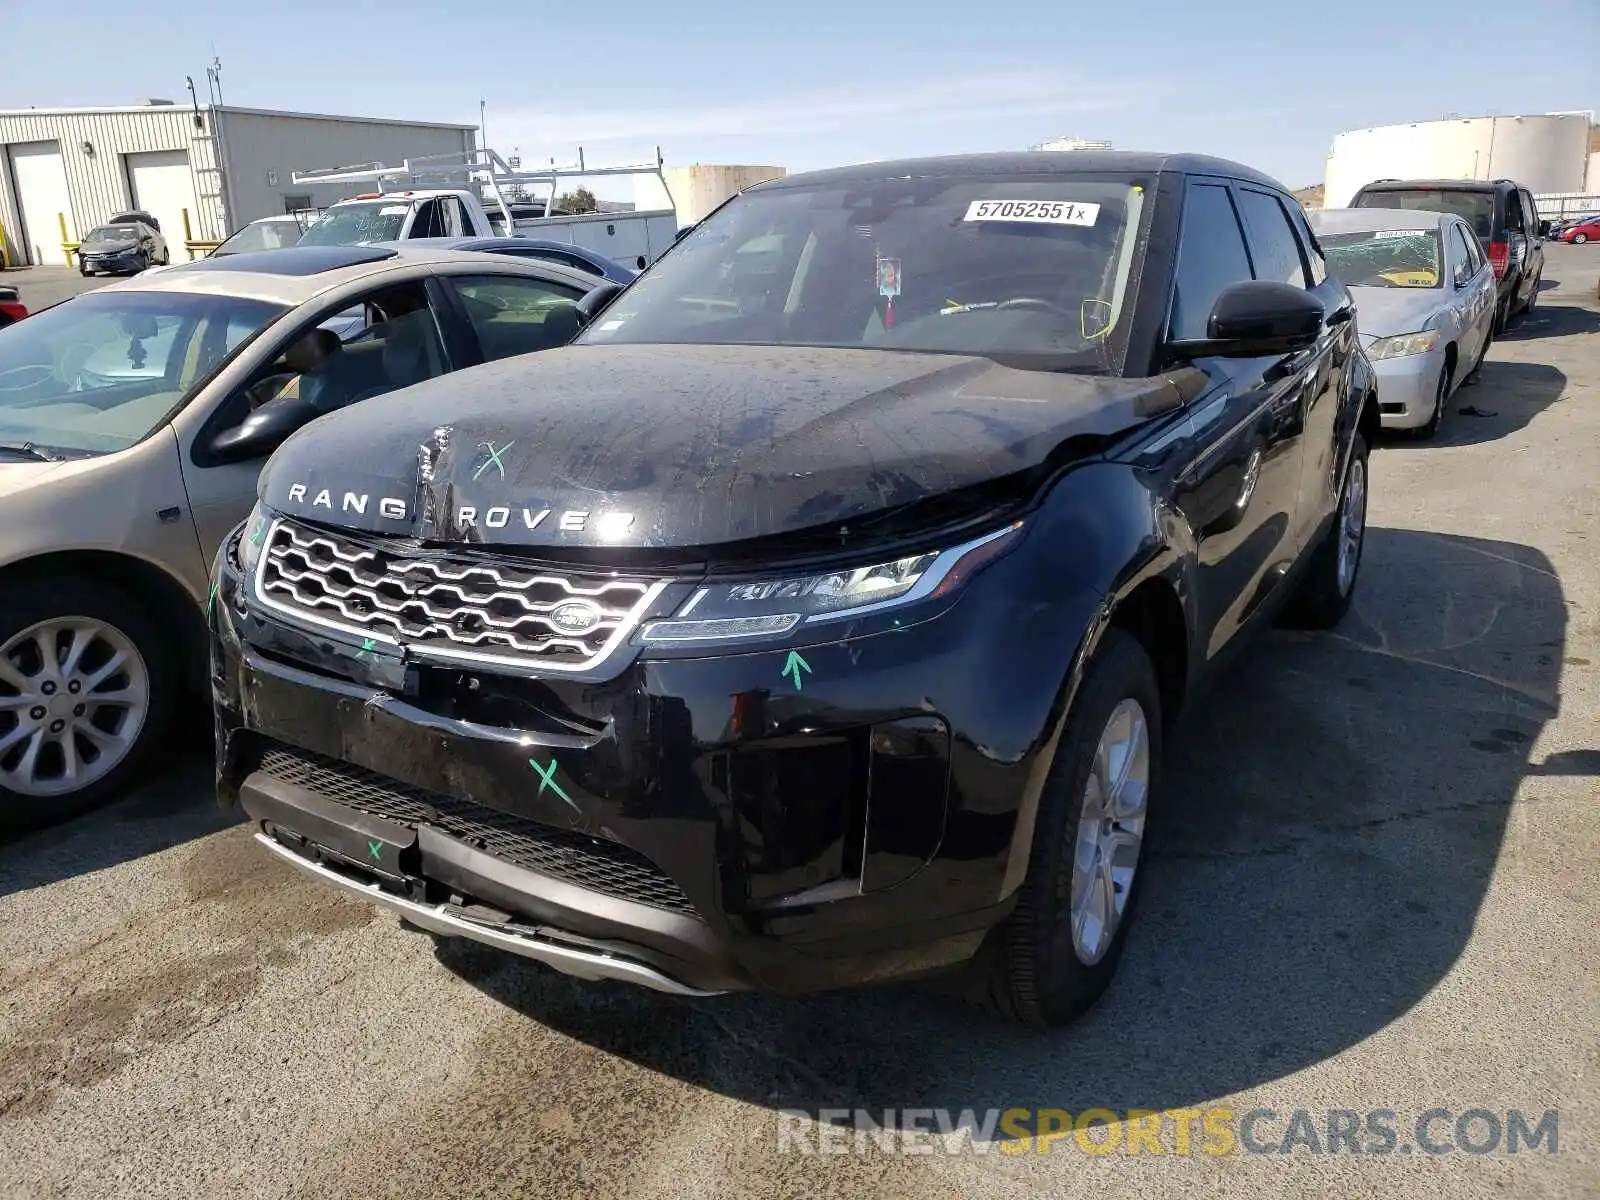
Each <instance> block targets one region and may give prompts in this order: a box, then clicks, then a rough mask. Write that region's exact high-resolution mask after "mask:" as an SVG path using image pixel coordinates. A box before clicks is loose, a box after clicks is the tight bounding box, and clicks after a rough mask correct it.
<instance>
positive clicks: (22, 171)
mask: <svg viewBox="0 0 1600 1200" xmlns="http://www.w3.org/2000/svg"><path fill="white" fill-rule="evenodd" d="M6 157H7V158H8V159H9V160H10V162H9V164H8V165H9V166H10V168H11V181H12V183H13V184H14V185H15V186H16V196H17V208H18V210H19V211H20V213H21V215H22V228H21V229H20V230H18V231H17V235H16V237H15V239H14V240H15V242H16V244H17V245H18V246H20V247H22V248H23V253H25V254H26V255H27V256H28V261H29V262H30V263H32V264H33V265H34V266H39V265H40V264H42V263H52V264H55V265H57V266H60V265H66V264H67V262H68V260H67V258H66V255H65V254H64V253H63V252H62V250H61V220H60V218H59V217H58V216H57V215H56V214H57V213H65V214H66V217H67V239H68V240H69V241H76V240H77V238H78V227H77V225H76V224H75V223H74V222H73V220H72V202H71V200H70V198H69V196H68V193H67V169H66V167H65V166H64V165H63V164H62V162H61V143H60V142H19V143H17V144H16V145H14V146H12V147H10V148H9V149H8V150H7V151H6Z"/></svg>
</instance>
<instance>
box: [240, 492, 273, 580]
mask: <svg viewBox="0 0 1600 1200" xmlns="http://www.w3.org/2000/svg"><path fill="white" fill-rule="evenodd" d="M271 524H272V514H271V513H269V512H268V511H267V510H266V509H265V508H263V507H262V506H261V505H260V504H257V505H256V506H255V507H254V508H253V509H251V510H250V519H249V520H247V521H246V522H245V523H244V531H243V532H242V533H241V534H240V535H239V569H240V571H242V572H243V574H244V577H245V578H246V579H248V578H250V574H251V572H252V571H254V570H255V567H256V560H257V559H259V558H260V557H261V548H262V547H263V546H265V545H266V544H267V528H268V527H269V526H270V525H271Z"/></svg>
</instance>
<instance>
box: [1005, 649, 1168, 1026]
mask: <svg viewBox="0 0 1600 1200" xmlns="http://www.w3.org/2000/svg"><path fill="white" fill-rule="evenodd" d="M1161 721H1162V717H1161V694H1160V689H1159V688H1158V687H1157V684H1156V677H1155V670H1154V668H1153V667H1152V666H1151V665H1150V659H1149V656H1148V655H1147V654H1146V653H1145V651H1144V647H1143V646H1141V645H1140V644H1139V642H1138V641H1137V640H1136V639H1135V638H1134V637H1132V636H1131V635H1130V634H1127V633H1124V632H1123V631H1122V630H1120V629H1115V628H1113V629H1110V630H1107V632H1106V634H1105V637H1104V638H1103V640H1102V641H1101V644H1100V647H1099V649H1098V650H1097V651H1096V652H1095V654H1094V657H1093V658H1092V659H1091V660H1090V663H1089V667H1088V669H1087V670H1086V671H1085V673H1084V677H1083V683H1082V686H1081V687H1080V689H1079V692H1078V696H1077V699H1076V700H1075V701H1074V702H1073V705H1072V709H1071V711H1070V712H1069V713H1068V715H1067V721H1066V726H1065V728H1064V729H1063V730H1062V734H1061V740H1060V742H1059V743H1058V745H1057V747H1056V753H1055V760H1054V762H1053V763H1052V765H1051V768H1050V775H1049V778H1048V779H1047V780H1046V782H1045V785H1044V790H1043V791H1042V793H1041V794H1040V796H1039V814H1038V819H1037V821H1036V823H1035V826H1034V837H1033V848H1032V853H1031V855H1030V858H1029V862H1028V874H1027V877H1026V878H1025V879H1024V881H1023V883H1022V887H1021V889H1020V891H1019V894H1018V897H1017V906H1016V909H1015V910H1014V911H1013V912H1012V914H1011V916H1010V917H1009V918H1008V919H1007V921H1006V923H1005V924H1004V925H1002V926H1001V927H1000V928H999V929H998V930H996V932H995V935H994V937H993V938H992V939H991V942H990V943H989V944H988V945H987V946H986V947H985V955H986V958H984V959H982V960H980V962H981V963H982V967H981V969H983V970H985V971H986V973H987V979H986V981H985V983H986V993H985V996H986V1000H987V1003H988V1005H989V1007H990V1008H991V1009H992V1010H993V1011H994V1012H996V1013H997V1014H999V1015H1000V1016H1002V1017H1004V1018H1005V1019H1007V1020H1009V1021H1013V1022H1016V1023H1018V1024H1022V1025H1029V1026H1033V1027H1034V1028H1039V1029H1044V1028H1049V1027H1051V1026H1056V1025H1062V1024H1065V1023H1066V1022H1068V1021H1071V1020H1072V1019H1074V1018H1075V1017H1077V1016H1078V1015H1080V1014H1081V1013H1083V1012H1084V1011H1086V1010H1087V1009H1088V1008H1089V1007H1090V1006H1091V1005H1093V1004H1094V1002H1095V1001H1096V1000H1098V999H1099V998H1100V995H1101V993H1103V992H1104V991H1105V990H1106V987H1107V986H1108V985H1109V984H1110V982H1111V978H1112V976H1113V975H1114V974H1115V973H1116V969H1117V963H1118V961H1119V960H1120V959H1121V957H1122V950H1123V947H1124V945H1125V944H1126V941H1127V935H1128V929H1129V927H1130V925H1131V923H1132V918H1133V912H1134V905H1135V903H1136V901H1137V899H1138V884H1139V879H1140V873H1139V866H1140V860H1141V858H1142V854H1143V848H1144V840H1145V829H1146V825H1147V823H1148V818H1149V813H1150V804H1151V800H1152V796H1153V794H1154V792H1155V789H1156V783H1157V780H1158V777H1159V767H1160V763H1161Z"/></svg>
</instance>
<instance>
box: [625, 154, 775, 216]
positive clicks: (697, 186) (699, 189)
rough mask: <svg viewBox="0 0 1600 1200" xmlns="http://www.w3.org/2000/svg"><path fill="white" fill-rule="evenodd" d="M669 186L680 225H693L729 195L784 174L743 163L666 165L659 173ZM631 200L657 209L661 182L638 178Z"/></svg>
mask: <svg viewBox="0 0 1600 1200" xmlns="http://www.w3.org/2000/svg"><path fill="white" fill-rule="evenodd" d="M662 174H663V175H665V176H666V177H667V186H668V187H670V188H671V189H672V200H673V206H674V207H675V208H676V209H677V210H678V224H679V225H680V226H684V225H693V224H694V223H695V222H696V221H699V220H700V219H701V218H702V217H704V216H705V215H706V214H707V213H709V212H710V211H711V210H712V209H714V208H716V207H717V205H719V204H721V203H722V202H723V201H724V200H726V199H727V198H728V197H729V196H732V195H735V194H736V193H738V192H742V191H744V189H745V188H747V187H753V186H754V185H755V184H758V183H761V182H762V181H764V180H767V179H781V178H782V177H783V176H785V175H787V174H788V171H787V170H785V169H784V168H783V167H769V166H751V165H744V164H717V163H695V164H694V165H693V166H689V167H667V168H666V169H665V170H663V172H662ZM634 201H635V203H636V204H637V206H638V207H639V208H641V209H646V208H660V207H661V206H662V204H663V203H664V202H663V200H662V198H661V183H660V181H659V180H656V179H640V180H639V181H638V183H637V184H635V185H634Z"/></svg>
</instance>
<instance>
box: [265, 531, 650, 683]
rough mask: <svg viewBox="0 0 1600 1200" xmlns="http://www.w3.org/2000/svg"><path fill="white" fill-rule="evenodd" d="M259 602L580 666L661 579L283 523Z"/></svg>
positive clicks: (530, 660)
mask: <svg viewBox="0 0 1600 1200" xmlns="http://www.w3.org/2000/svg"><path fill="white" fill-rule="evenodd" d="M256 571H257V573H256V582H255V594H256V598H257V599H258V600H260V601H261V602H262V603H263V604H266V605H268V606H269V607H273V608H276V609H279V610H280V611H283V612H286V613H288V614H290V615H292V616H295V617H298V618H300V619H302V620H305V621H310V622H312V623H314V624H318V625H322V626H325V627H327V628H331V629H338V630H340V631H342V632H345V633H347V634H350V635H353V636H358V637H362V638H370V639H373V640H375V641H380V642H385V643H388V644H391V645H399V646H404V647H406V648H407V649H408V650H411V651H413V652H415V653H416V654H418V655H419V656H424V657H437V658H448V659H453V660H463V661H475V662H484V663H507V664H511V665H526V666H534V667H538V668H540V669H544V670H565V671H581V670H586V669H588V668H590V667H593V666H595V665H596V664H597V663H599V662H600V661H601V660H602V659H604V658H605V657H606V656H607V655H608V654H609V653H610V652H611V650H612V649H613V648H614V647H615V646H616V645H617V644H619V643H620V642H621V641H622V639H623V638H625V637H626V636H627V634H628V632H629V631H630V630H631V629H632V628H633V626H634V624H635V623H636V622H637V620H638V618H639V616H640V615H641V614H642V613H643V612H644V610H645V609H646V608H647V607H648V605H649V603H650V601H651V600H652V599H654V597H655V595H656V593H657V592H659V590H660V589H661V587H663V586H664V584H663V583H661V582H659V581H655V580H649V579H638V578H626V577H620V576H614V575H607V574H603V573H600V572H593V573H587V574H570V573H566V572H552V571H546V570H540V569H538V568H534V567H524V566H521V565H520V564H517V563H515V562H510V561H506V560H496V561H488V560H479V559H468V558H464V557H427V556H422V555H417V554H411V555H407V554H400V553H392V552H390V551H389V550H387V549H385V548H384V547H383V546H382V544H381V543H379V542H365V541H361V542H358V541H355V540H353V539H350V538H346V537H342V536H340V535H338V534H335V533H330V532H328V531H326V530H320V529H312V528H308V527H306V526H302V525H297V524H295V523H293V522H290V521H284V520H279V521H277V522H275V523H274V524H273V526H272V528H271V529H270V530H269V531H268V533H267V537H266V544H265V545H264V546H263V547H262V553H261V561H260V563H259V565H258V567H257V569H256Z"/></svg>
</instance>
